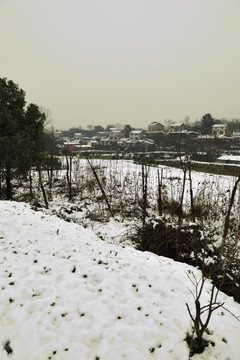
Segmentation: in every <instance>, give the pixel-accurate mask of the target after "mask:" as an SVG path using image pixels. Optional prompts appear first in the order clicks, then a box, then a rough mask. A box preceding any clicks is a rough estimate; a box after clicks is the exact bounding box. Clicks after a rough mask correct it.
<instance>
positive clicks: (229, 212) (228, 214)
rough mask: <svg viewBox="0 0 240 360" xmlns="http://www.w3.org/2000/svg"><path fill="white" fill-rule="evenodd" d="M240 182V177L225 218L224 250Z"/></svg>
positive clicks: (235, 185)
mask: <svg viewBox="0 0 240 360" xmlns="http://www.w3.org/2000/svg"><path fill="white" fill-rule="evenodd" d="M239 182H240V175H239V177H238V178H237V180H236V181H235V184H234V187H233V190H232V194H231V198H230V202H229V206H228V211H227V214H226V217H225V223H224V230H223V239H222V248H224V247H225V243H226V238H227V234H228V229H229V222H230V215H231V210H232V207H233V203H234V198H235V195H236V192H237V187H238V184H239Z"/></svg>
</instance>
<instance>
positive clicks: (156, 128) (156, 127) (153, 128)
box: [148, 122, 164, 131]
mask: <svg viewBox="0 0 240 360" xmlns="http://www.w3.org/2000/svg"><path fill="white" fill-rule="evenodd" d="M148 131H164V126H163V125H162V124H160V123H159V122H152V123H151V124H150V125H148Z"/></svg>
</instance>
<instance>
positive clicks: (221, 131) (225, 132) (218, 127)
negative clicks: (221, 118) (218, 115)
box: [212, 123, 231, 137]
mask: <svg viewBox="0 0 240 360" xmlns="http://www.w3.org/2000/svg"><path fill="white" fill-rule="evenodd" d="M212 134H213V135H214V136H215V137H224V136H231V130H230V126H229V125H228V124H226V123H225V124H215V125H213V126H212Z"/></svg>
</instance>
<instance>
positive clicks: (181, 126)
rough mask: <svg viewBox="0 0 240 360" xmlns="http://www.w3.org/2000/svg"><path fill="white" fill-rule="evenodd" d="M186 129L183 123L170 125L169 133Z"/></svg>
mask: <svg viewBox="0 0 240 360" xmlns="http://www.w3.org/2000/svg"><path fill="white" fill-rule="evenodd" d="M186 130H187V128H186V126H185V124H184V123H176V124H172V125H170V132H183V131H186Z"/></svg>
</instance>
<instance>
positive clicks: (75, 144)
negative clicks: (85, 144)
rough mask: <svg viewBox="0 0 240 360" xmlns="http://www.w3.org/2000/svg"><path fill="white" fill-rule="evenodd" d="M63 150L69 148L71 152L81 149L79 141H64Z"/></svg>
mask: <svg viewBox="0 0 240 360" xmlns="http://www.w3.org/2000/svg"><path fill="white" fill-rule="evenodd" d="M63 150H67V151H70V152H76V151H78V150H79V142H73V141H69V142H64V143H63Z"/></svg>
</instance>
